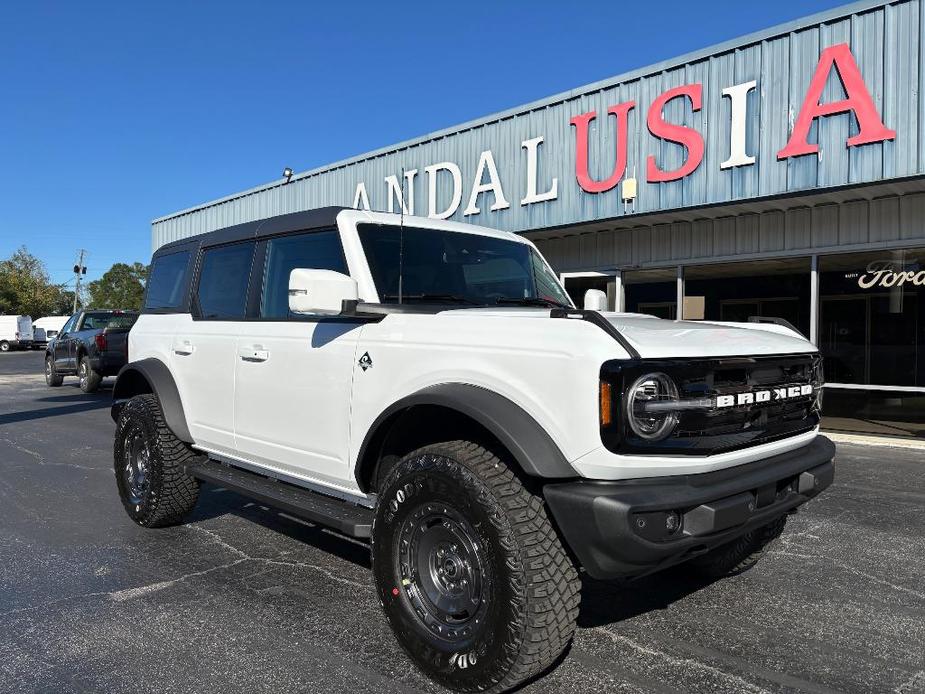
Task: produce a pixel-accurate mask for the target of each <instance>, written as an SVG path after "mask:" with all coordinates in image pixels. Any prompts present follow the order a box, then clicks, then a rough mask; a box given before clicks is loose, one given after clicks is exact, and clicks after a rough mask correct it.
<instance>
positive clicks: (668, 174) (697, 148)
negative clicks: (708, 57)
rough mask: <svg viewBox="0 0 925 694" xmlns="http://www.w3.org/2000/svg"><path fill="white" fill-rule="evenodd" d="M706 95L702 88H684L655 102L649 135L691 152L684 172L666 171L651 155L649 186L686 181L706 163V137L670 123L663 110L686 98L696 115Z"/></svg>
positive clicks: (687, 86) (648, 174)
mask: <svg viewBox="0 0 925 694" xmlns="http://www.w3.org/2000/svg"><path fill="white" fill-rule="evenodd" d="M702 95H703V85H702V84H687V85H684V86H683V87H675V88H674V89H669V90H668V91H667V92H665V93H664V94H662V95H661V96H659V97H658V98H657V99H656V100H655V101H653V102H652V106H651V107H650V108H649V117H648V119H647V121H648V124H649V132H651V133H652V134H653V135H655V137H660V138H662V139H663V140H670V141H671V142H677V143H679V144H682V145H684V146H685V147H686V148H687V159H686V161H685V162H684V163H683V164H682V165H681V167H680V168H677V169H675V170H674V171H662V170H661V169H660V168H658V165H657V164H656V163H655V157H654V156H652V155H649V159H648V167H647V168H648V170H647V172H646V178H647V180H648V181H649V183H660V182H662V181H676V180H678V179H679V178H684V177H685V176H687V175H688V174H689V173H692V172H693V171H694V170H696V168H697V167H698V166H700V162H701V161H702V160H703V137H702V136H701V135H700V133H699V132H697V131H696V130H694V129H693V128H688V127H686V126H684V125H673V124H671V123H666V122H665V119H664V117H663V115H662V110H663V109H664V108H665V104H667V103H668V102H669V101H671V100H672V99H674V98H676V97H679V96H686V97H688V98H689V99H690V100H691V107H692V108H693V110H694V111H695V112H696V111H699V110H700V100H701V97H702Z"/></svg>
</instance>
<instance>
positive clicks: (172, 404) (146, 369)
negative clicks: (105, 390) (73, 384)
mask: <svg viewBox="0 0 925 694" xmlns="http://www.w3.org/2000/svg"><path fill="white" fill-rule="evenodd" d="M142 393H153V394H154V395H155V396H156V397H157V399H158V401H159V402H160V403H161V411H162V412H163V413H164V421H165V423H166V424H167V428H168V429H170V431H171V432H173V435H174V436H176V437H177V438H178V439H180V440H181V441H183V442H184V443H193V437H192V436H191V435H190V432H189V427H188V426H187V424H186V414H185V413H184V412H183V402H182V401H181V400H180V391H179V390H178V389H177V384H176V381H174V379H173V375H172V374H171V373H170V369H168V368H167V365H166V364H165V363H164V362H162V361H161V360H160V359H154V358H149V359H140V360H138V361H133V362H129V363H128V364H126V365H125V366H123V367H122V368H121V369H119V374H118V375H117V376H116V383H115V385H114V386H113V388H112V409H111V411H110V414H111V415H112V419H113V421H118V419H119V412H120V411H121V410H122V407H123V406H124V405H125V403H126V402H128V401H129V400H130V399H131V398H133V397H134V396H136V395H141V394H142Z"/></svg>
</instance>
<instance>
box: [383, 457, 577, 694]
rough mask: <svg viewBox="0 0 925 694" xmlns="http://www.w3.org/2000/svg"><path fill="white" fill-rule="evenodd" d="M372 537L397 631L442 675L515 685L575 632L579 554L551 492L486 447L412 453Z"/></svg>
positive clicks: (386, 492) (449, 681)
mask: <svg viewBox="0 0 925 694" xmlns="http://www.w3.org/2000/svg"><path fill="white" fill-rule="evenodd" d="M372 536H373V574H374V576H375V580H376V588H377V591H378V594H379V601H380V604H381V605H382V607H383V609H384V611H385V613H386V615H387V617H388V619H389V622H390V624H391V626H392V630H393V632H394V633H395V636H396V638H397V640H398V642H399V643H400V644H401V645H402V647H403V648H404V649H405V651H406V652H407V654H408V656H409V657H410V658H411V660H412V661H414V663H415V665H417V667H418V668H419V669H420V670H421V671H423V672H424V673H425V674H426V675H427V676H428V677H430V678H432V679H433V680H435V681H437V682H439V683H440V684H441V685H443V686H445V687H448V688H450V689H454V690H456V691H461V692H474V691H490V692H499V691H504V690H507V689H510V688H511V687H514V686H517V685H518V684H520V683H522V682H524V681H526V680H528V679H530V678H532V677H534V676H536V675H538V674H540V673H542V672H543V671H544V670H546V669H547V668H548V667H549V666H551V665H552V664H553V663H554V662H555V661H556V659H557V658H558V657H559V656H560V655H561V654H562V652H563V651H564V650H565V648H566V647H567V646H568V644H569V642H570V641H571V638H572V635H573V633H574V631H575V621H576V619H577V617H578V606H579V602H580V595H579V591H580V589H581V581H580V580H579V577H578V572H577V570H576V568H575V565H574V564H573V563H572V561H571V560H570V559H569V557H568V555H567V554H566V551H565V548H564V547H563V545H562V542H561V541H560V539H559V536H558V535H557V533H556V531H555V529H554V528H553V526H552V523H551V522H550V520H549V518H548V516H547V514H546V509H545V507H544V504H543V501H542V499H541V498H540V497H538V496H535V495H533V494H531V493H530V492H529V491H527V490H526V489H525V488H524V487H523V485H522V484H521V482H520V480H519V479H518V478H517V477H516V476H515V475H514V473H513V472H512V471H511V470H510V469H509V468H508V466H507V465H506V464H505V463H504V461H503V460H501V459H500V458H499V457H498V456H496V455H495V454H493V453H492V452H490V451H488V450H486V449H485V448H483V447H482V446H480V445H478V444H476V443H472V442H469V441H452V442H447V443H440V444H434V445H430V446H426V447H425V448H422V449H420V450H418V451H415V452H413V453H411V454H409V455H407V456H405V457H404V458H403V459H402V460H401V461H400V462H399V463H398V464H397V465H396V466H395V467H394V468H393V469H392V470H391V471H390V472H389V474H388V476H387V477H386V479H385V481H384V482H383V484H382V489H381V490H380V494H379V504H378V506H377V509H376V517H375V520H374V523H373V532H372Z"/></svg>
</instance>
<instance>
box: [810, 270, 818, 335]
mask: <svg viewBox="0 0 925 694" xmlns="http://www.w3.org/2000/svg"><path fill="white" fill-rule="evenodd" d="M809 341H810V342H812V343H813V345H815V346H816V347H818V346H819V256H818V255H813V256H812V257H811V259H810V269H809Z"/></svg>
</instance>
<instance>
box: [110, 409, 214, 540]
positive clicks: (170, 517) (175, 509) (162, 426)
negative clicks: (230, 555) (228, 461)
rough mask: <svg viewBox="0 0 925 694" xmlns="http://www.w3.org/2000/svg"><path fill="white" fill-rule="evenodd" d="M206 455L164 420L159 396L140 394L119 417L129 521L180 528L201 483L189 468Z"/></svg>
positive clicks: (117, 452) (116, 451)
mask: <svg viewBox="0 0 925 694" xmlns="http://www.w3.org/2000/svg"><path fill="white" fill-rule="evenodd" d="M199 460H201V456H199V455H196V454H195V453H193V451H192V449H191V448H190V447H189V446H187V445H186V444H185V443H184V442H183V441H181V440H180V439H178V438H177V437H176V436H174V435H173V433H172V432H171V431H170V429H168V428H167V424H166V422H165V421H164V414H163V412H162V411H161V405H160V403H159V402H158V400H157V397H156V396H154V395H150V394H146V395H136V396H135V397H134V398H132V399H131V400H129V401H128V402H127V403H126V404H125V406H124V407H123V408H122V411H121V412H120V413H119V421H118V423H117V424H116V436H115V443H114V444H113V462H114V465H115V470H116V485H117V486H118V488H119V498H120V499H121V500H122V505H123V506H124V507H125V511H126V513H128V515H129V518H131V519H132V520H133V521H135V522H136V523H138V525H141V526H144V527H147V528H162V527H165V526H168V525H176V524H178V523H180V522H182V520H183V518H184V517H185V516H186V515H187V514H188V513H189V512H190V511H192V510H193V507H194V506H196V501H197V499H198V498H199V486H200V483H199V480H197V479H196V478H195V477H192V476H190V475H188V474H187V473H186V471H185V470H184V466H185V465H187V464H189V463H194V462H197V461H199Z"/></svg>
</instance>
